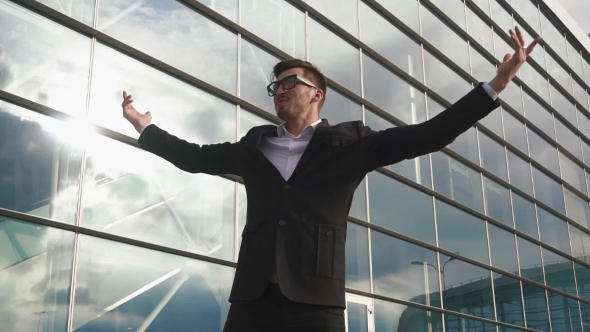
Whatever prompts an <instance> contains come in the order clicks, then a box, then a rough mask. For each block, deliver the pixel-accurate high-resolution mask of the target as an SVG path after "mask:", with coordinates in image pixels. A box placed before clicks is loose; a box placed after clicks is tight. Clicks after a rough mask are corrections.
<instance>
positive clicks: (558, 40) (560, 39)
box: [541, 13, 567, 62]
mask: <svg viewBox="0 0 590 332" xmlns="http://www.w3.org/2000/svg"><path fill="white" fill-rule="evenodd" d="M541 30H542V33H543V39H544V40H545V42H546V43H548V44H549V45H551V48H552V49H553V50H554V51H555V52H556V53H557V54H558V55H559V56H560V57H561V58H562V59H563V60H564V61H565V62H567V48H566V46H565V37H564V34H563V33H561V32H560V31H559V30H557V28H556V27H555V26H554V25H553V23H552V22H551V21H550V20H549V19H548V18H547V16H545V14H544V13H542V14H541Z"/></svg>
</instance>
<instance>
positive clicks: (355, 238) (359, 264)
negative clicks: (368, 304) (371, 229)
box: [346, 222, 371, 292]
mask: <svg viewBox="0 0 590 332" xmlns="http://www.w3.org/2000/svg"><path fill="white" fill-rule="evenodd" d="M367 234H368V233H367V228H366V227H362V226H359V225H357V224H353V223H350V222H349V223H348V229H347V233H346V287H347V288H354V289H358V290H362V291H365V292H370V291H371V285H370V283H369V241H368V238H367Z"/></svg>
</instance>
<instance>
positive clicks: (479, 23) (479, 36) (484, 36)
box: [466, 0, 494, 55]
mask: <svg viewBox="0 0 590 332" xmlns="http://www.w3.org/2000/svg"><path fill="white" fill-rule="evenodd" d="M486 1H487V0H486ZM474 2H476V3H477V2H478V1H474ZM481 2H483V1H481ZM466 11H467V31H468V32H469V34H470V35H471V37H473V38H475V41H477V42H478V43H479V44H480V45H481V46H483V47H485V49H486V50H487V51H488V52H490V53H491V54H492V55H494V39H493V38H494V35H493V33H492V28H491V27H490V26H489V25H487V24H486V23H485V22H484V21H483V20H482V19H481V18H480V17H479V16H477V14H475V12H474V11H473V10H472V9H471V8H470V7H467V8H466Z"/></svg>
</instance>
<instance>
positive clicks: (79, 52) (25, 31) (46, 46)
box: [0, 0, 121, 116]
mask: <svg viewBox="0 0 590 332" xmlns="http://www.w3.org/2000/svg"><path fill="white" fill-rule="evenodd" d="M0 31H4V33H2V34H0V45H2V46H1V47H0V52H1V53H2V64H1V66H2V76H1V77H0V88H2V90H4V91H6V92H10V93H12V94H15V95H17V96H19V97H23V98H26V99H29V100H32V101H34V102H37V103H40V104H43V105H45V106H49V107H51V108H54V109H56V110H59V111H61V112H65V113H69V114H72V115H80V116H81V115H84V114H86V97H87V95H88V91H87V90H88V74H89V70H90V68H89V67H90V46H91V45H90V39H89V38H87V37H85V36H82V35H80V34H77V33H75V32H74V31H71V30H69V29H67V28H65V27H62V26H60V25H58V24H56V23H54V22H52V21H50V20H48V19H46V18H43V17H42V16H39V15H37V14H34V13H32V12H30V11H28V10H26V9H24V8H23V7H21V6H18V5H16V4H14V3H13V2H11V1H5V0H0ZM120 108H121V104H120V103H119V109H120Z"/></svg>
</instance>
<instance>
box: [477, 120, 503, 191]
mask: <svg viewBox="0 0 590 332" xmlns="http://www.w3.org/2000/svg"><path fill="white" fill-rule="evenodd" d="M479 148H480V150H481V164H482V166H483V167H484V168H485V169H487V170H488V171H490V172H492V173H494V174H495V175H497V176H498V177H499V178H501V179H503V180H506V181H508V168H507V167H506V154H505V152H504V146H503V145H501V144H499V143H497V142H496V141H494V140H492V139H491V138H490V137H489V136H487V135H486V134H484V133H482V132H480V133H479Z"/></svg>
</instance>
